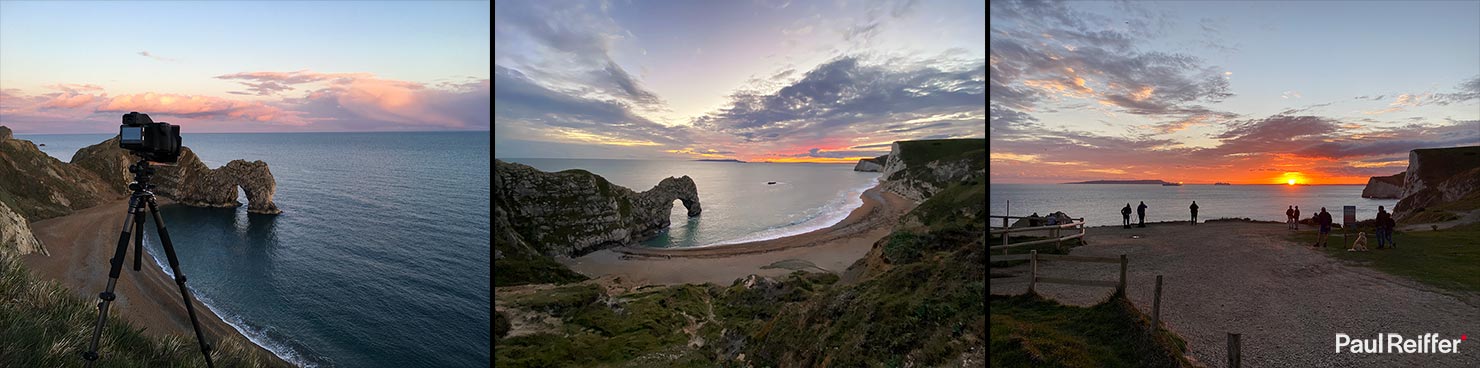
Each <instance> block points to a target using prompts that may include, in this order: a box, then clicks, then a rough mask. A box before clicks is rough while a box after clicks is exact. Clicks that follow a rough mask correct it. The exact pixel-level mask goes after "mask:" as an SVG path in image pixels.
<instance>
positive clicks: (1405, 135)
mask: <svg viewBox="0 0 1480 368" xmlns="http://www.w3.org/2000/svg"><path fill="white" fill-rule="evenodd" d="M989 28H990V32H989V36H988V38H989V43H990V46H989V49H990V51H989V52H990V56H989V57H988V59H989V64H990V68H991V72H990V80H991V84H990V91H989V93H990V95H991V98H990V109H991V111H990V116H991V118H990V122H989V130H990V132H989V146H990V148H989V157H990V166H991V170H990V172H991V174H990V176H989V177H990V181H991V182H992V183H1061V182H1069V181H1081V180H1100V179H1161V180H1166V181H1173V182H1186V183H1213V182H1230V183H1234V184H1286V183H1289V182H1290V181H1291V180H1294V181H1295V182H1296V183H1301V184H1365V183H1367V180H1368V178H1369V177H1371V176H1386V175H1393V174H1397V173H1400V172H1403V171H1404V170H1405V169H1406V168H1407V166H1408V151H1409V150H1412V149H1418V148H1435V147H1455V146H1475V145H1480V1H1404V2H1378V1H1306V2H1301V1H1196V2H1192V1H1185V2H1184V1H1173V2H1141V1H1136V2H1129V1H992V3H991V16H990V26H989Z"/></svg>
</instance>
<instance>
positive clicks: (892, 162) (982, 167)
mask: <svg viewBox="0 0 1480 368" xmlns="http://www.w3.org/2000/svg"><path fill="white" fill-rule="evenodd" d="M986 155H987V142H986V139H934V140H919V141H898V142H894V144H892V145H890V148H889V155H888V158H887V159H886V160H885V163H884V169H883V171H882V172H881V173H880V174H881V176H882V177H883V178H884V180H883V181H882V183H881V185H882V187H883V188H884V190H888V191H890V192H894V193H895V194H898V195H900V196H902V197H905V198H909V199H911V200H914V201H915V202H921V201H924V200H925V199H926V198H929V197H930V196H931V195H934V194H935V193H936V192H939V191H940V190H941V189H945V188H946V187H948V186H950V184H951V183H952V182H960V181H964V180H971V179H973V178H980V177H985V176H986V171H987V168H986Z"/></svg>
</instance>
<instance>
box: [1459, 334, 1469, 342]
mask: <svg viewBox="0 0 1480 368" xmlns="http://www.w3.org/2000/svg"><path fill="white" fill-rule="evenodd" d="M1469 338H1470V337H1469V335H1459V339H1460V341H1464V340H1468V339H1469Z"/></svg>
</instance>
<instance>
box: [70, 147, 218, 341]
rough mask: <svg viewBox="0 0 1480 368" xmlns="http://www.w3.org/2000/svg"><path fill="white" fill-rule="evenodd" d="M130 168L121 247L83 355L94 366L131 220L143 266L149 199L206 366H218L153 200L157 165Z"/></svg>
mask: <svg viewBox="0 0 1480 368" xmlns="http://www.w3.org/2000/svg"><path fill="white" fill-rule="evenodd" d="M128 172H130V173H133V174H134V182H133V183H129V185H128V188H129V189H131V190H133V191H134V192H133V194H132V195H130V196H129V199H128V214H127V215H125V216H124V217H123V233H122V234H120V235H119V236H118V247H117V248H116V249H114V251H113V259H111V260H109V262H110V263H111V266H110V267H109V269H108V289H107V290H104V291H103V293H102V294H98V298H99V299H102V300H103V301H102V302H99V303H98V323H97V325H94V327H93V335H92V346H91V347H89V348H88V349H87V351H86V352H83V353H82V358H83V359H87V366H88V367H92V366H93V363H96V362H97V360H98V339H99V338H101V337H102V335H103V324H104V323H105V322H107V320H108V305H109V304H110V303H112V302H113V299H114V295H113V287H114V286H115V285H117V284H118V272H119V271H120V270H121V269H122V268H123V258H124V253H126V252H127V251H128V241H129V239H128V238H129V227H130V223H132V227H133V234H134V271H138V270H139V269H140V267H141V266H142V264H141V263H140V260H139V259H140V257H141V256H142V254H143V253H144V205H145V204H146V203H147V204H148V205H149V212H150V214H152V215H153V216H154V230H155V231H156V232H158V233H159V240H160V243H161V244H163V245H164V254H165V256H167V257H169V260H170V270H172V271H174V274H175V285H179V286H180V298H181V299H183V300H184V302H185V312H186V313H189V314H190V327H193V328H195V340H196V341H198V342H200V352H201V353H202V354H205V356H206V366H207V367H215V364H214V363H213V362H212V361H211V344H208V343H206V338H205V334H203V333H201V331H200V322H199V321H197V320H196V318H195V306H194V305H193V304H191V302H190V301H191V299H193V298H192V297H191V296H190V290H189V289H186V288H185V274H184V273H183V272H182V271H180V260H179V258H177V257H175V246H174V244H173V243H171V242H170V233H169V231H168V230H166V229H165V227H164V219H162V218H160V217H159V205H158V204H156V203H155V202H154V192H153V191H152V189H154V185H153V184H149V178H150V177H151V176H153V175H154V168H153V167H150V166H149V161H148V160H139V162H137V163H134V164H133V165H130V166H129V167H128Z"/></svg>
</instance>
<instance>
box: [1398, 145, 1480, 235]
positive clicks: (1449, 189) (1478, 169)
mask: <svg viewBox="0 0 1480 368" xmlns="http://www.w3.org/2000/svg"><path fill="white" fill-rule="evenodd" d="M1476 190H1480V146H1471V147H1453V148H1433V149H1416V150H1412V151H1409V152H1408V171H1407V172H1406V173H1404V178H1403V195H1402V198H1403V199H1401V200H1398V204H1397V205H1395V206H1393V216H1394V217H1397V218H1399V219H1401V218H1404V217H1407V216H1408V215H1411V214H1413V213H1414V212H1417V210H1418V209H1420V208H1425V207H1428V206H1433V205H1437V204H1441V203H1445V202H1451V201H1455V200H1459V199H1460V198H1463V197H1465V196H1466V195H1469V194H1470V193H1471V192H1474V191H1476Z"/></svg>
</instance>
